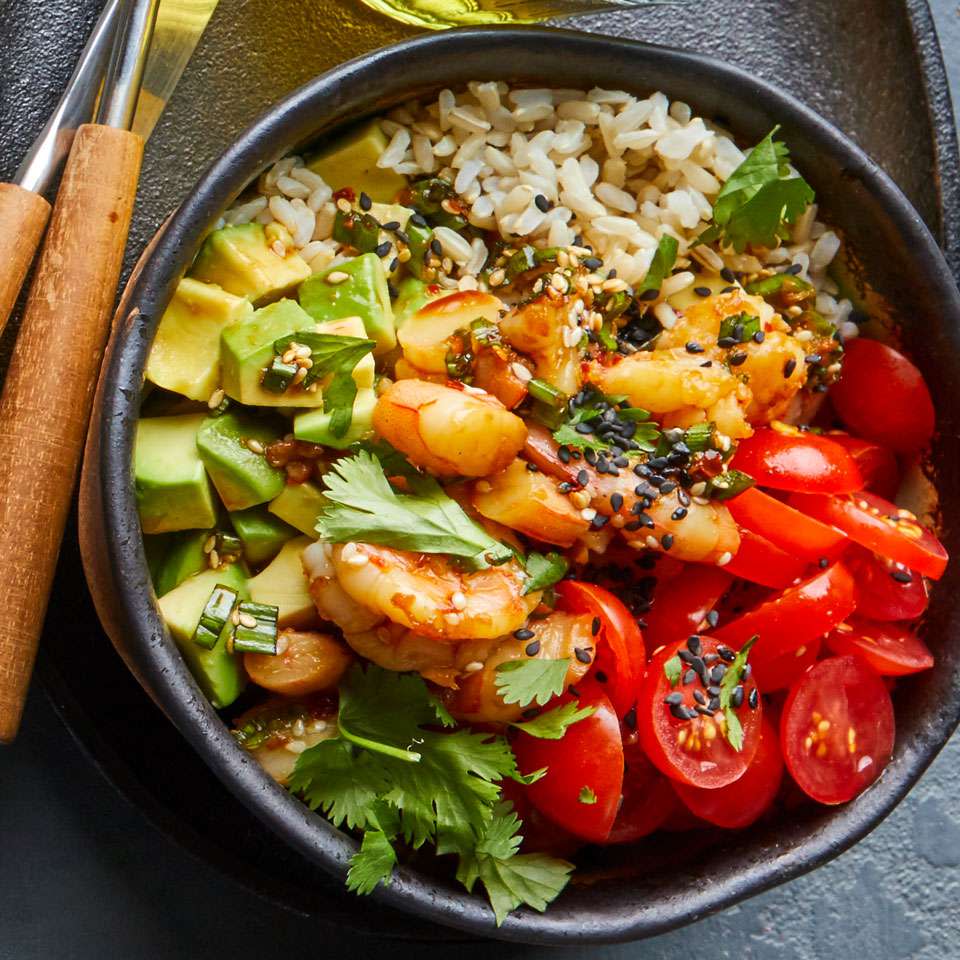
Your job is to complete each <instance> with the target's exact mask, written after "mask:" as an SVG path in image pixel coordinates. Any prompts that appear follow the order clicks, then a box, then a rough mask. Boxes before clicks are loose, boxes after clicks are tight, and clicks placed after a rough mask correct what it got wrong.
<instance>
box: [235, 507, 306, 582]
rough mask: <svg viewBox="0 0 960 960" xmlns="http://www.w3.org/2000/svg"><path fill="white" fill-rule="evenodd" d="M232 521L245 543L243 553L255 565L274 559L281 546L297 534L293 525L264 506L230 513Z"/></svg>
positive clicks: (248, 561)
mask: <svg viewBox="0 0 960 960" xmlns="http://www.w3.org/2000/svg"><path fill="white" fill-rule="evenodd" d="M230 521H231V523H232V524H233V529H234V530H235V531H236V533H237V536H238V537H239V538H240V542H241V543H242V544H243V555H244V557H245V558H246V561H247V563H249V564H250V565H251V566H253V567H259V566H260V565H261V564H264V563H267V562H268V561H269V560H272V559H273V558H274V557H275V556H276V555H277V554H278V553H279V552H280V548H281V547H282V546H283V545H284V544H285V543H286V542H287V541H288V540H290V539H292V538H293V537H295V536H296V535H297V531H296V530H294V529H293V527H291V526H290V525H289V524H287V523H284V522H283V520H281V519H280V518H279V517H275V516H274V515H273V514H272V513H270V512H269V511H268V510H267V508H266V507H264V506H256V507H248V508H247V509H246V510H236V511H234V512H233V513H231V514H230Z"/></svg>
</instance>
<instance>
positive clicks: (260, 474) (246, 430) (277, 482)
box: [197, 411, 286, 510]
mask: <svg viewBox="0 0 960 960" xmlns="http://www.w3.org/2000/svg"><path fill="white" fill-rule="evenodd" d="M281 436H282V432H281V430H280V429H279V427H278V426H277V425H276V424H274V423H270V422H267V421H264V420H262V419H259V418H256V417H254V416H251V414H249V413H247V412H245V411H240V412H233V411H231V412H229V413H225V414H223V415H222V416H220V417H209V418H208V419H207V420H205V421H204V423H203V426H202V427H201V428H200V431H199V433H197V450H198V451H199V452H200V459H201V460H202V461H203V465H204V466H205V467H206V468H207V473H208V474H209V475H210V479H211V480H212V481H213V485H214V486H215V487H216V488H217V493H219V494H220V499H221V500H222V501H223V505H224V506H225V507H226V508H227V509H228V510H245V509H246V508H247V507H255V506H256V505H257V504H258V503H265V502H266V501H267V500H272V499H273V498H274V497H275V496H277V494H279V493H280V491H281V490H283V487H284V484H285V483H286V475H285V474H284V472H283V470H278V469H277V468H276V467H272V466H270V464H269V463H268V462H267V458H266V457H265V456H264V455H263V454H262V453H254V451H253V450H251V449H250V448H249V447H248V446H247V441H248V440H256V441H258V442H259V443H261V444H262V445H263V446H264V447H266V446H267V444H270V443H273V441H274V440H279V439H280V437H281Z"/></svg>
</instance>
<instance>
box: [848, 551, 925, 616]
mask: <svg viewBox="0 0 960 960" xmlns="http://www.w3.org/2000/svg"><path fill="white" fill-rule="evenodd" d="M844 562H845V563H847V565H848V566H849V567H850V569H851V571H852V572H853V575H854V579H855V580H856V581H857V614H858V615H859V616H861V617H863V618H864V619H866V620H916V619H917V617H919V616H921V615H922V614H923V612H924V610H926V609H927V604H928V603H929V602H930V592H929V590H928V589H927V581H926V580H925V579H924V578H923V577H922V576H921V575H920V574H919V573H917V572H916V571H914V570H908V569H907V568H906V567H903V566H901V565H900V564H897V563H893V562H892V561H890V560H886V559H884V558H883V557H878V556H876V555H875V554H873V553H870V552H869V551H868V550H860V551H858V554H857V555H856V556H854V557H853V558H852V559H850V560H846V559H845V560H844Z"/></svg>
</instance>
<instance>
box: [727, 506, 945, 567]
mask: <svg viewBox="0 0 960 960" xmlns="http://www.w3.org/2000/svg"><path fill="white" fill-rule="evenodd" d="M732 502H734V501H731V503H732ZM790 503H791V504H792V505H793V506H795V507H796V508H797V509H798V510H802V511H803V512H804V513H807V514H809V515H810V516H811V517H816V519H818V520H821V521H822V522H823V523H830V524H833V526H835V527H837V528H838V529H840V530H843V531H844V533H846V534H847V536H849V537H850V539H851V540H853V541H854V543H859V544H860V546H862V547H866V548H867V549H868V550H872V551H873V552H874V553H879V554H880V555H881V556H883V557H886V558H887V559H889V560H893V561H894V562H895V563H902V564H903V565H904V566H905V567H908V568H909V569H910V570H916V571H918V572H919V573H922V574H924V576H927V577H932V578H933V579H934V580H939V579H940V577H941V576H942V575H943V571H944V570H945V569H946V566H947V560H948V557H947V551H946V550H944V549H943V545H942V544H941V543H940V541H939V540H938V539H937V538H936V537H935V536H934V535H933V534H932V533H930V532H929V531H928V530H925V529H924V528H923V527H921V526H920V524H919V522H918V521H917V518H916V517H915V516H914V515H913V514H912V513H910V511H909V510H904V509H902V508H900V507H897V506H896V505H895V504H892V503H891V502H890V501H889V500H884V499H883V497H878V496H877V495H876V494H874V493H867V492H866V491H862V492H860V493H855V494H841V495H838V496H830V497H828V496H823V495H820V494H806V493H795V494H793V495H792V496H791V498H790Z"/></svg>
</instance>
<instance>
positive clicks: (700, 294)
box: [693, 287, 713, 297]
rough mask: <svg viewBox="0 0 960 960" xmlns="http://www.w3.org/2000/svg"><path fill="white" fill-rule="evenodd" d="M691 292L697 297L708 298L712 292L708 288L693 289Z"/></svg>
mask: <svg viewBox="0 0 960 960" xmlns="http://www.w3.org/2000/svg"><path fill="white" fill-rule="evenodd" d="M693 292H694V293H695V294H696V295H697V296H698V297H709V296H710V294H711V293H712V292H713V291H712V290H711V289H710V288H709V287H694V288H693Z"/></svg>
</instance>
